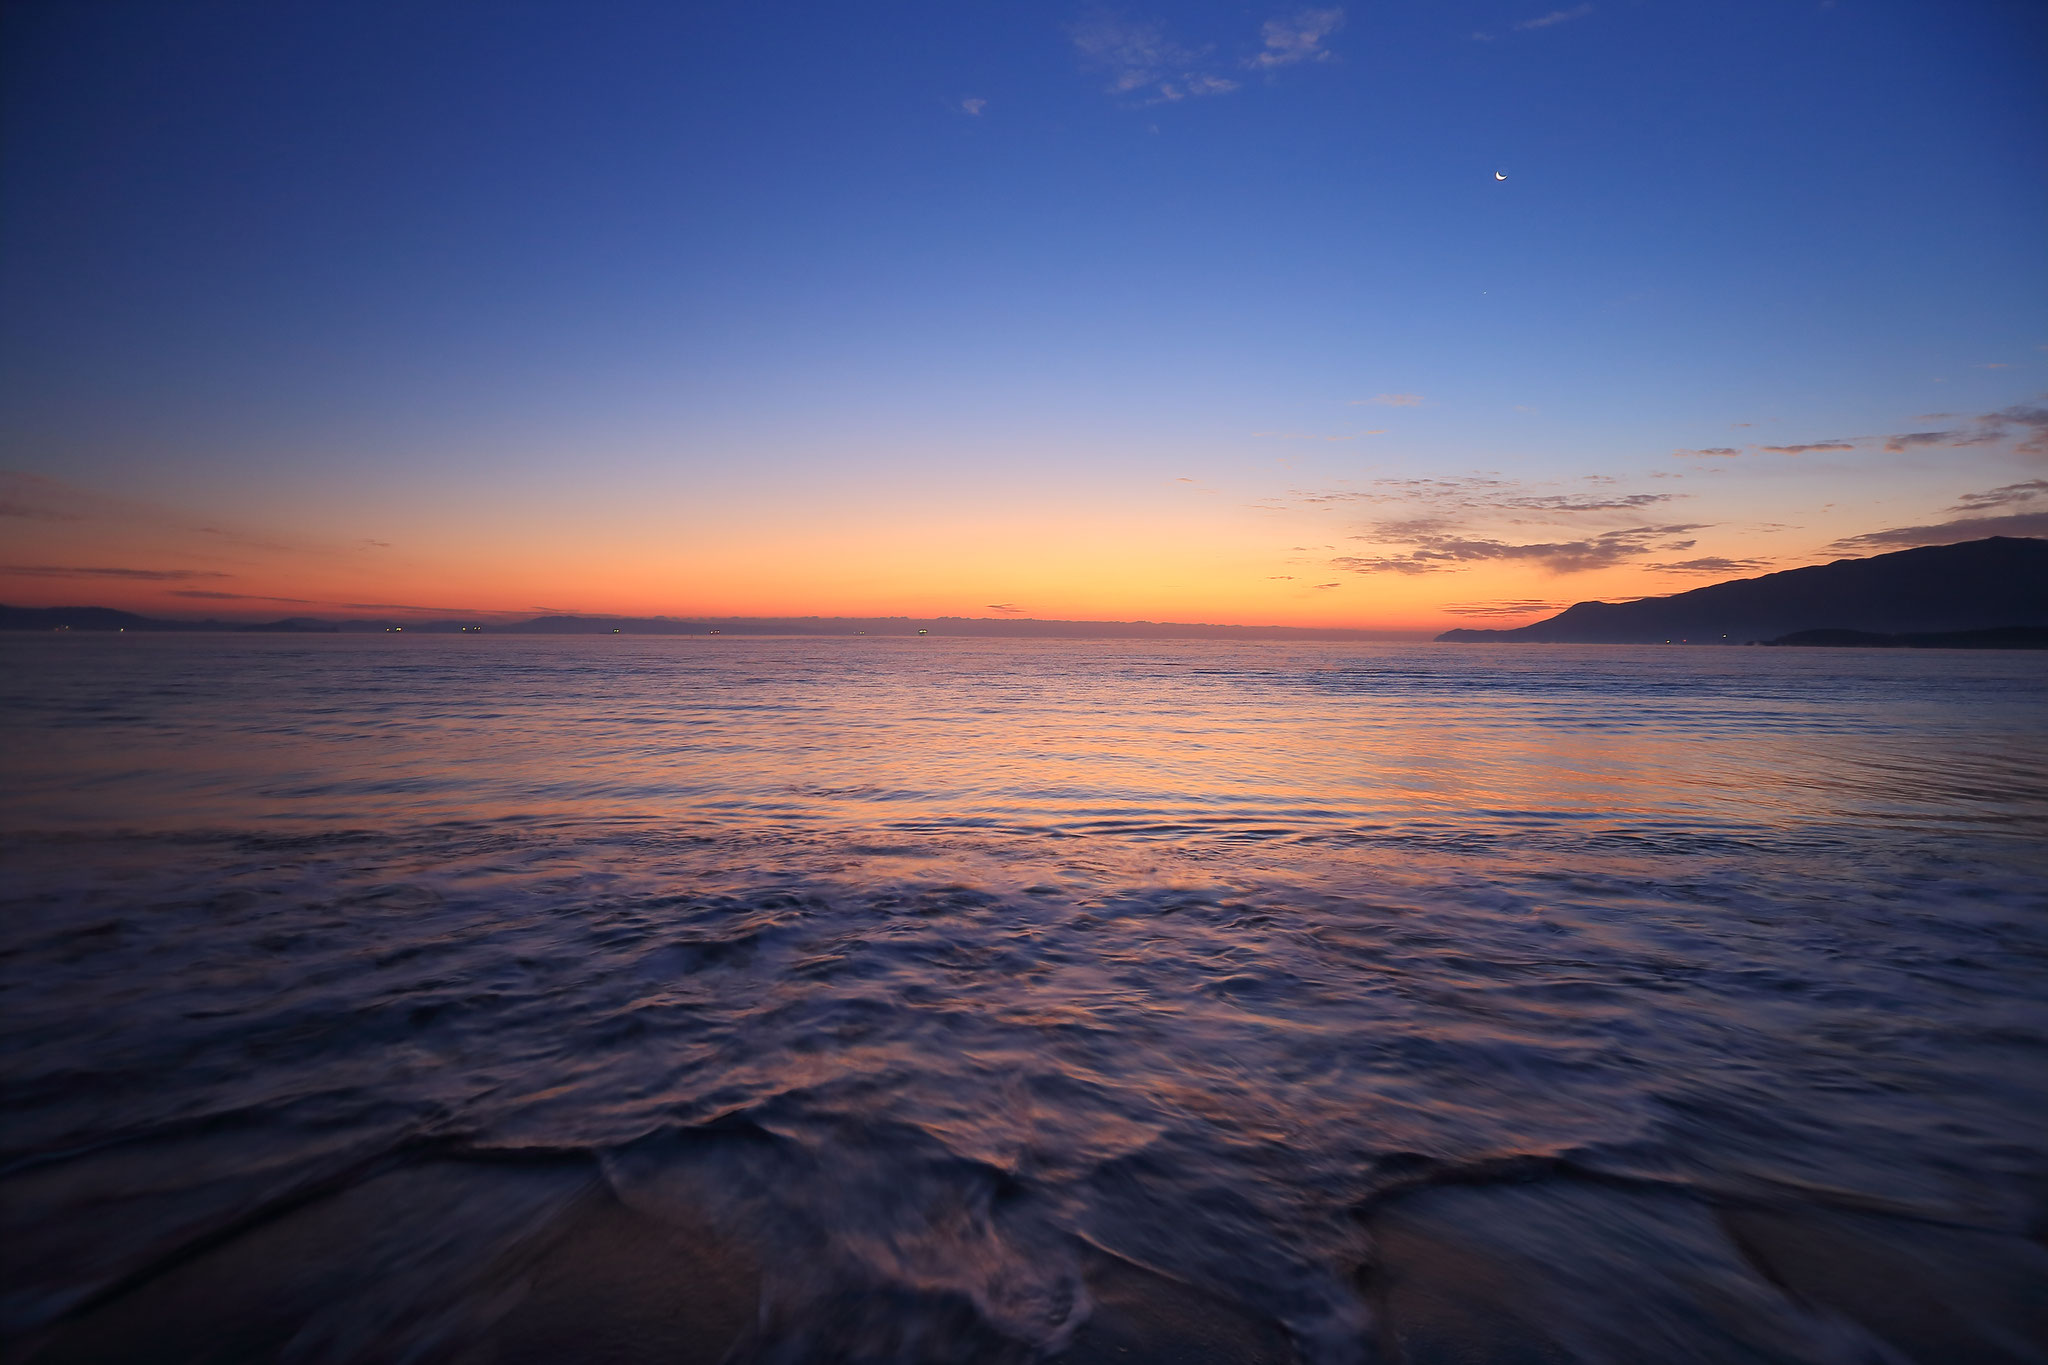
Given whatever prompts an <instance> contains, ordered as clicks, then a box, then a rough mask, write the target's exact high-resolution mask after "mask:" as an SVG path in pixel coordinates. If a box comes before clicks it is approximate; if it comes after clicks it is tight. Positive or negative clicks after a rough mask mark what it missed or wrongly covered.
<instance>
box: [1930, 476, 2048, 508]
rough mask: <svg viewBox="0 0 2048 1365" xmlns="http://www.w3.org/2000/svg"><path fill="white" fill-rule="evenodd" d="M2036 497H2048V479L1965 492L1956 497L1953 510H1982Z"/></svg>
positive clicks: (2030, 480) (2032, 499)
mask: <svg viewBox="0 0 2048 1365" xmlns="http://www.w3.org/2000/svg"><path fill="white" fill-rule="evenodd" d="M2036 498H2048V479H2028V480H2027V481H2026V482H2025V483H2009V484H2005V485H2003V486H2002V487H1999V488H1987V489H1985V490H1984V491H1983V492H1982V493H1965V494H1963V495H1962V496H1961V497H1960V498H1957V499H1956V505H1955V506H1953V507H1951V508H1949V509H1948V510H1949V511H1951V512H1982V511H1984V510H1985V509H1987V508H1991V507H2006V506H2010V505H2011V504H2013V503H2016V502H2032V501H2034V500H2035V499H2036Z"/></svg>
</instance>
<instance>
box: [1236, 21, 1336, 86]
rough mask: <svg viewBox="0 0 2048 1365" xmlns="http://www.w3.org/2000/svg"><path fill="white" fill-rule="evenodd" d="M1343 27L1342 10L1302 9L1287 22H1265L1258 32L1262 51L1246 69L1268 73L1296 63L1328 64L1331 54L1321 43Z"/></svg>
mask: <svg viewBox="0 0 2048 1365" xmlns="http://www.w3.org/2000/svg"><path fill="white" fill-rule="evenodd" d="M1343 26H1344V11H1343V10H1341V9H1305V10H1302V11H1300V12H1299V13H1297V14H1294V15H1291V16H1288V17H1286V18H1281V19H1268V20H1267V21H1266V23H1265V25H1264V27H1262V28H1261V29H1260V30H1259V36H1260V37H1262V38H1263V39H1264V40H1265V44H1266V46H1265V50H1264V51H1263V52H1260V53H1259V54H1258V55H1257V56H1255V57H1252V58H1249V59H1248V60H1247V61H1246V62H1245V65H1246V66H1251V67H1258V68H1261V69H1264V70H1268V71H1270V70H1272V69H1273V68H1274V67H1279V66H1292V65H1294V64H1295V63H1296V62H1327V61H1329V60H1330V59H1331V57H1332V56H1333V55H1334V54H1333V53H1331V51H1330V50H1329V49H1328V48H1326V47H1324V46H1323V40H1324V39H1325V38H1328V37H1329V36H1330V35H1331V34H1332V33H1335V32H1336V31H1337V30H1338V29H1340V28H1342V27H1343Z"/></svg>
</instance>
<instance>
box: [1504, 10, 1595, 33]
mask: <svg viewBox="0 0 2048 1365" xmlns="http://www.w3.org/2000/svg"><path fill="white" fill-rule="evenodd" d="M1592 12H1593V7H1592V6H1591V5H1573V6H1572V7H1571V8H1570V9H1554V10H1552V11H1551V12H1550V13H1548V14H1539V15H1537V16H1536V17H1535V18H1534V19H1524V20H1523V21H1522V22H1521V23H1519V24H1516V25H1515V28H1517V29H1532V28H1550V27H1552V26H1554V25H1557V24H1569V23H1570V22H1571V21H1572V20H1574V19H1583V18H1585V17H1586V16H1587V15H1589V14H1591V13H1592Z"/></svg>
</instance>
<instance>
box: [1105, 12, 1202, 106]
mask: <svg viewBox="0 0 2048 1365" xmlns="http://www.w3.org/2000/svg"><path fill="white" fill-rule="evenodd" d="M1068 32H1069V35H1070V36H1071V37H1072V38H1073V40H1074V48H1075V50H1076V51H1077V52H1079V53H1080V54H1081V61H1082V64H1083V65H1085V66H1087V67H1089V68H1090V69H1092V70H1096V71H1103V72H1106V73H1108V75H1109V85H1108V87H1107V88H1108V90H1109V93H1110V94H1112V95H1130V94H1136V93H1138V92H1140V91H1149V93H1150V95H1151V99H1150V100H1148V101H1147V102H1148V103H1153V104H1157V103H1160V102H1171V101H1174V100H1183V99H1186V98H1188V97H1189V96H1190V95H1195V96H1201V95H1224V94H1228V93H1229V92H1231V91H1232V90H1235V89H1237V82H1236V81H1233V80H1231V79H1229V78H1228V77H1225V76H1219V75H1217V74H1215V73H1214V72H1210V71H1204V70H1202V67H1203V65H1204V64H1205V60H1206V58H1207V57H1208V54H1209V49H1207V48H1191V47H1183V46H1182V45H1181V44H1179V43H1177V42H1175V41H1173V40H1172V39H1171V38H1169V37H1167V35H1166V29H1165V27H1164V26H1163V25H1160V24H1146V23H1136V22H1133V21H1130V20H1125V19H1116V18H1111V17H1109V16H1098V17H1096V18H1094V19H1090V20H1087V21H1085V22H1083V23H1080V24H1076V25H1075V26H1074V27H1073V28H1072V29H1070V30H1069V31H1068Z"/></svg>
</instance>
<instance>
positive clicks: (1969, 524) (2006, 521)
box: [1828, 512, 2048, 554]
mask: <svg viewBox="0 0 2048 1365" xmlns="http://www.w3.org/2000/svg"><path fill="white" fill-rule="evenodd" d="M1985 536H2048V512H2015V513H2013V514H2011V515H2009V516H2003V517H1959V518H1957V519H1956V520H1954V521H1944V522H1941V523H1938V524H1936V525H1932V526H1893V527H1889V528H1887V529H1885V530H1882V531H1867V532H1865V533H1864V534H1862V535H1860V536H1844V537H1843V538H1842V539H1840V540H1838V541H1836V542H1834V544H1832V545H1830V546H1829V547H1828V548H1829V549H1831V550H1848V551H1852V552H1862V553H1866V554H1867V553H1871V552H1874V551H1881V550H1905V549H1911V548H1912V547H1914V546H1916V545H1953V544H1955V543H1956V542H1958V541H1963V540H1981V539H1983V538H1984V537H1985Z"/></svg>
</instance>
